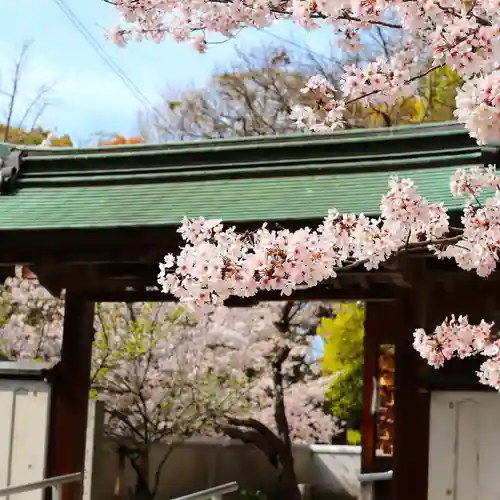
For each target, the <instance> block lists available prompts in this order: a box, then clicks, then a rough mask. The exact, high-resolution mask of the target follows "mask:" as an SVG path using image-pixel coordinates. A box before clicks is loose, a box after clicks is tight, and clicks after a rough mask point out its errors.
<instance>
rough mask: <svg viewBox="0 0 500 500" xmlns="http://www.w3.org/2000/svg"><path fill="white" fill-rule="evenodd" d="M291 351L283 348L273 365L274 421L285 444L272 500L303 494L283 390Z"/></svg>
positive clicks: (295, 499) (294, 498)
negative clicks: (295, 461)
mask: <svg viewBox="0 0 500 500" xmlns="http://www.w3.org/2000/svg"><path fill="white" fill-rule="evenodd" d="M289 352H290V351H289V349H288V348H287V347H285V348H283V349H282V351H281V352H280V353H279V355H278V356H277V359H276V360H275V361H274V363H273V366H272V368H273V385H274V420H275V422H276V427H277V430H278V436H279V438H280V440H281V442H282V443H283V447H282V448H281V449H280V453H279V455H278V457H277V459H278V485H277V491H276V496H273V497H272V500H279V499H285V498H286V499H287V500H300V499H301V494H300V490H299V485H298V484H297V476H296V475H295V463H294V459H293V450H292V441H291V439H290V429H289V425H288V418H287V416H286V408H285V395H284V390H283V369H282V368H283V363H284V362H285V360H286V359H287V357H288V354H289Z"/></svg>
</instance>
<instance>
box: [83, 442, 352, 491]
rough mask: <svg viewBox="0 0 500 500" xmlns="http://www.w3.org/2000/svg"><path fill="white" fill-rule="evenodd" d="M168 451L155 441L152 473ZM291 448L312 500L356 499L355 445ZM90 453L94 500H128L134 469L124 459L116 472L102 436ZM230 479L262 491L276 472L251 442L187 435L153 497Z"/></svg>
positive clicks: (113, 449)
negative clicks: (121, 466) (92, 458)
mask: <svg viewBox="0 0 500 500" xmlns="http://www.w3.org/2000/svg"><path fill="white" fill-rule="evenodd" d="M167 450H168V447H167V446H165V445H162V444H157V445H155V446H154V448H153V450H152V452H151V462H150V464H151V475H154V473H155V472H156V470H157V467H158V464H159V462H160V461H161V459H162V458H163V456H164V454H165V453H166V451H167ZM294 453H295V460H296V470H297V476H298V479H299V482H300V483H305V484H308V485H314V486H313V487H312V488H311V491H310V494H311V497H312V498H313V499H318V500H319V499H323V498H325V499H326V498H328V499H329V500H333V499H349V498H357V495H358V493H359V483H358V481H357V478H356V476H357V474H358V473H359V470H360V450H359V448H358V447H348V446H318V445H316V446H314V447H309V446H296V447H295V450H294ZM94 456H95V457H97V458H96V460H95V462H94V470H93V473H92V490H93V492H94V494H93V495H92V496H93V497H95V500H112V499H113V500H128V499H129V498H130V496H129V495H130V491H131V488H132V487H133V485H134V484H135V480H136V474H135V471H134V470H133V469H132V468H131V467H130V465H129V464H128V463H127V464H126V467H125V473H123V474H121V475H120V473H119V465H118V462H119V460H118V454H117V452H116V443H114V442H113V441H111V440H109V439H103V440H101V442H100V444H99V445H98V446H97V448H96V451H95V454H94ZM230 481H237V482H238V483H239V485H240V487H241V489H261V490H265V489H268V488H272V486H273V483H274V481H275V475H274V470H273V468H272V467H271V466H270V465H269V464H268V463H267V461H266V459H265V458H264V459H263V457H262V455H261V454H260V452H259V451H258V450H256V449H254V448H252V447H250V446H245V445H243V444H241V443H240V442H237V441H230V442H223V441H221V440H213V439H211V440H200V439H196V440H190V441H189V442H184V443H182V444H181V445H179V446H177V447H176V448H175V449H174V450H173V451H172V453H171V455H170V456H169V458H168V460H167V462H166V464H165V467H164V469H163V473H162V475H161V479H160V486H159V491H158V499H169V498H175V497H176V496H180V495H185V494H188V493H193V492H195V491H199V490H203V489H206V488H210V487H212V486H217V485H220V484H223V483H227V482H230ZM224 498H228V500H231V499H236V498H239V496H238V495H237V494H233V495H227V497H224ZM92 500H94V498H93V499H92Z"/></svg>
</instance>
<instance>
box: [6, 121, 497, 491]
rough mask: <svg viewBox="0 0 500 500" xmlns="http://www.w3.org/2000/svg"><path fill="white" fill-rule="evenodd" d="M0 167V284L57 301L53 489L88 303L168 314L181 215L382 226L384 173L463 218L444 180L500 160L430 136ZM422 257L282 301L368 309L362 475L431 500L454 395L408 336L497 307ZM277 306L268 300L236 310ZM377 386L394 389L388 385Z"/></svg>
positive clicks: (108, 153)
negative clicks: (434, 444)
mask: <svg viewBox="0 0 500 500" xmlns="http://www.w3.org/2000/svg"><path fill="white" fill-rule="evenodd" d="M0 157H1V158H3V160H2V166H1V183H0V192H1V195H0V242H1V244H0V271H1V272H2V275H3V276H8V275H9V274H10V273H12V270H13V266H14V265H16V264H21V265H23V266H25V268H27V269H29V270H30V271H31V272H33V273H35V274H36V275H37V276H38V278H39V279H40V281H41V283H42V284H43V285H44V286H45V287H46V288H47V289H48V290H49V291H51V293H53V294H56V295H58V294H59V293H60V291H61V290H62V289H65V290H66V306H65V307H66V311H65V323H64V332H63V333H64V340H63V349H62V361H61V363H60V364H59V365H58V368H57V371H56V373H55V374H54V377H53V384H54V387H53V399H52V407H51V428H50V445H49V456H48V458H47V460H48V462H47V474H48V475H50V476H56V475H61V474H67V473H71V472H75V471H81V470H82V467H83V456H84V453H83V452H84V443H85V439H84V437H85V436H84V434H85V426H86V415H87V404H88V384H89V370H90V356H91V344H92V338H93V325H92V319H93V306H94V303H95V302H96V301H128V302H132V301H150V300H151V301H154V300H162V301H163V300H171V299H172V297H169V296H167V295H164V294H161V293H160V292H159V290H158V287H157V286H156V277H157V274H158V262H159V261H160V260H161V259H162V258H163V256H164V255H165V254H166V253H169V252H174V253H175V251H176V250H177V248H178V246H179V244H180V243H181V242H180V240H179V235H178V233H177V232H176V229H177V227H178V225H179V223H180V221H181V219H182V217H183V216H185V215H186V216H192V217H197V216H205V217H207V218H214V217H217V218H222V219H223V220H225V221H227V223H229V224H236V225H238V227H239V228H240V229H241V230H246V229H252V228H255V227H258V226H260V225H261V224H262V222H263V221H269V222H271V223H276V224H279V225H280V226H281V227H287V228H290V229H295V228H298V227H303V226H304V225H308V226H309V227H311V226H315V225H317V224H318V223H320V222H321V220H322V219H323V217H324V216H325V215H326V213H327V211H328V209H329V208H331V207H333V206H335V207H336V208H337V209H338V210H340V211H343V212H350V213H360V212H364V213H365V214H373V215H376V214H378V212H379V210H380V197H381V195H382V194H383V193H384V192H385V191H386V190H387V181H388V179H389V177H391V176H393V175H399V176H407V177H410V178H412V179H413V180H415V182H416V183H417V184H418V185H419V186H420V188H421V192H422V194H423V195H424V196H426V197H427V198H428V199H429V200H430V201H441V200H442V201H444V202H445V204H446V206H447V207H448V208H449V209H450V210H452V211H453V210H458V209H460V207H461V201H460V200H456V199H454V198H452V197H451V195H450V193H449V187H448V186H449V177H450V175H451V174H452V173H453V172H454V171H455V169H456V168H457V167H462V166H471V165H484V164H489V163H495V162H496V158H497V150H496V149H495V148H480V147H478V146H477V144H476V143H475V142H474V141H473V140H472V139H471V138H470V137H469V136H468V135H467V132H466V131H465V130H464V129H463V128H461V127H460V126H458V125H455V124H437V125H432V126H416V127H403V128H396V129H380V130H378V129H377V130H361V131H346V132H340V133H336V134H332V135H329V136H327V135H313V136H309V135H303V134H298V135H290V136H283V137H268V138H249V139H235V140H216V141H203V142H196V143H174V144H168V145H163V146H149V145H125V146H116V147H114V146H113V147H111V146H110V147H100V148H95V149H43V150H42V149H35V148H33V149H29V148H27V149H16V148H15V147H11V146H7V145H5V146H0ZM426 257H427V256H426V255H425V254H424V253H417V254H413V255H411V256H409V257H407V258H401V259H398V260H396V261H394V262H391V263H388V264H387V265H386V266H384V267H382V268H381V269H380V270H379V271H377V272H370V273H367V272H364V271H363V269H361V268H360V269H357V270H355V272H354V271H352V272H351V271H349V272H345V273H341V274H340V276H339V278H338V279H336V280H334V281H332V282H328V283H322V284H320V285H318V286H317V287H315V288H313V289H310V290H298V291H296V292H294V294H293V295H292V297H291V299H304V300H325V299H327V300H328V299H329V300H332V301H334V300H363V301H366V303H367V308H366V320H365V332H366V333H365V364H364V391H365V398H364V399H365V402H364V412H363V443H362V445H363V451H362V468H363V471H364V472H369V471H377V470H386V469H389V468H392V469H394V479H393V481H392V483H393V484H392V498H394V499H397V500H426V499H427V456H428V432H429V392H428V390H429V388H430V387H431V386H432V387H433V388H436V387H437V388H440V387H446V386H447V384H451V382H450V381H452V380H453V381H455V382H454V383H455V385H456V381H457V380H458V378H457V375H456V374H457V373H458V372H459V371H460V369H458V372H457V371H455V372H453V373H451V374H450V373H448V375H447V372H443V374H444V375H442V378H440V379H439V380H435V379H433V378H432V377H429V375H428V372H427V370H426V369H425V366H424V365H423V363H422V361H421V360H420V359H419V358H418V356H417V355H416V353H415V351H414V350H413V347H412V332H413V330H414V329H415V328H416V327H420V326H426V325H432V324H433V322H436V321H441V320H442V319H443V316H444V315H445V314H448V313H450V312H468V313H473V314H477V315H480V314H486V313H487V311H489V310H491V308H492V307H493V308H494V307H496V304H495V303H494V301H495V300H496V299H495V298H494V295H493V294H492V293H491V290H494V289H495V287H496V286H497V283H496V281H497V278H496V277H495V276H494V277H492V278H490V279H488V280H480V279H478V278H476V277H474V276H473V275H472V274H467V273H463V272H459V271H457V269H456V268H455V267H454V266H453V265H450V263H447V262H442V261H439V262H438V261H436V260H434V259H429V258H426ZM278 299H282V297H281V296H280V295H279V294H278V293H275V292H268V293H261V294H259V295H258V296H256V297H254V298H252V299H251V300H248V299H246V300H232V301H230V304H232V305H234V306H245V305H248V304H251V303H252V301H256V300H278ZM485 311H486V313H485ZM382 345H392V346H393V347H394V353H395V355H394V370H393V377H394V381H393V385H394V388H393V389H390V390H387V388H388V387H387V386H388V385H390V384H387V385H386V386H383V384H382V383H380V382H381V381H380V378H381V374H380V369H379V368H380V367H379V357H380V356H379V355H380V346H382ZM386 368H387V367H386ZM386 372H387V370H386ZM382 378H383V379H384V381H386V382H387V381H389V382H390V380H389V379H390V376H388V375H387V373H386V374H385V376H384V375H382ZM384 383H385V382H384ZM474 383H475V382H471V381H469V380H468V379H467V380H463V381H460V382H459V384H460V385H461V386H462V387H463V386H467V387H470V386H471V384H474ZM433 384H434V385H433ZM382 387H385V389H383V388H382ZM379 389H380V390H381V391H382V392H384V391H385V392H384V394H380V396H381V399H384V398H385V400H384V401H385V403H384V404H385V405H386V406H388V404H387V403H388V402H389V403H392V406H391V411H386V412H385V414H384V415H385V416H384V417H383V418H385V420H383V421H382V422H380V421H378V422H377V418H378V417H379V416H380V415H381V413H384V410H383V411H382V412H381V411H378V410H379V409H376V411H372V410H373V406H374V405H373V398H374V394H377V391H378V390H379ZM382 396H383V397H382ZM389 406H390V405H389ZM382 407H383V405H382ZM382 409H383V408H382ZM391 420H393V422H391ZM384 426H385V427H384ZM382 431H383V432H382ZM386 432H387V433H388V434H387V436H389V438H390V440H389V441H391V443H390V447H389V448H387V446H385V445H384V446H385V450H386V451H387V450H388V449H389V450H390V451H391V452H392V453H384V454H380V453H377V452H376V449H377V448H380V446H381V445H380V439H377V436H380V435H381V434H382V435H383V436H386V434H385V433H386ZM386 442H388V440H386ZM79 496H80V491H79V488H77V487H75V486H71V485H69V486H67V487H66V488H65V491H64V500H70V499H71V500H76V499H77V498H79Z"/></svg>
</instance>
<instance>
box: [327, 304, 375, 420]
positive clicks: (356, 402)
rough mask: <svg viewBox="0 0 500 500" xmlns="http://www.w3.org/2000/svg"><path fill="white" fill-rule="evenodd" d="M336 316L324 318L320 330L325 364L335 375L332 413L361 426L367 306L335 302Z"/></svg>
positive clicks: (330, 391) (330, 393)
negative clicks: (359, 423)
mask: <svg viewBox="0 0 500 500" xmlns="http://www.w3.org/2000/svg"><path fill="white" fill-rule="evenodd" d="M334 312H335V316H334V317H333V318H322V319H321V324H320V326H319V327H318V334H319V335H320V336H321V338H322V339H323V340H324V342H325V345H324V353H323V359H322V368H323V370H324V372H326V373H328V374H334V375H336V376H335V378H334V382H333V384H332V386H331V387H330V389H329V391H328V400H329V401H330V403H331V410H332V413H333V414H334V415H335V416H337V417H338V418H341V419H343V420H345V421H346V422H348V424H350V426H352V427H355V428H356V427H358V425H357V423H358V422H359V419H360V415H361V410H362V406H363V337H364V317H365V310H364V306H363V305H361V304H353V303H346V304H340V305H338V306H335V311H334Z"/></svg>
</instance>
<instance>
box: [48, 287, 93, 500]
mask: <svg viewBox="0 0 500 500" xmlns="http://www.w3.org/2000/svg"><path fill="white" fill-rule="evenodd" d="M93 321H94V304H93V303H92V302H89V301H88V300H85V299H83V298H81V297H79V296H75V295H73V294H71V293H68V294H67V295H66V300H65V316H64V327H63V345H62V352H61V361H60V363H59V364H57V365H56V366H55V367H54V368H53V369H52V370H50V371H49V372H48V373H47V379H48V381H49V382H51V383H52V400H51V411H50V431H49V449H48V459H47V476H48V477H53V476H61V475H64V474H70V473H73V472H83V467H84V460H85V435H86V429H87V413H88V399H89V384H90V361H91V355H92V341H93V338H94V326H93ZM81 496H82V485H81V484H78V483H73V484H67V485H64V486H63V491H62V498H61V499H60V500H80V499H81Z"/></svg>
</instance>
